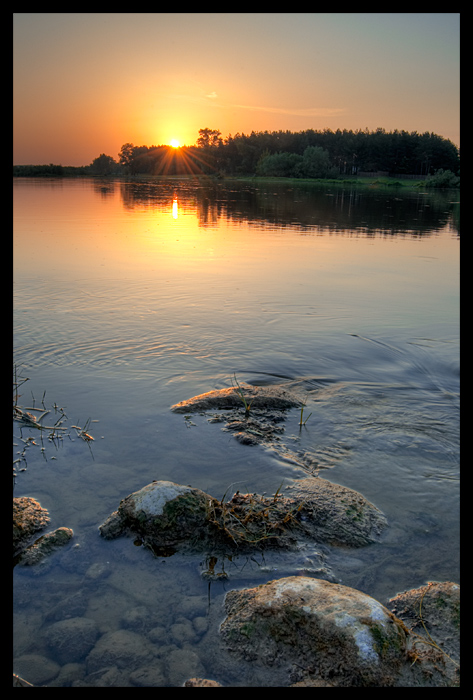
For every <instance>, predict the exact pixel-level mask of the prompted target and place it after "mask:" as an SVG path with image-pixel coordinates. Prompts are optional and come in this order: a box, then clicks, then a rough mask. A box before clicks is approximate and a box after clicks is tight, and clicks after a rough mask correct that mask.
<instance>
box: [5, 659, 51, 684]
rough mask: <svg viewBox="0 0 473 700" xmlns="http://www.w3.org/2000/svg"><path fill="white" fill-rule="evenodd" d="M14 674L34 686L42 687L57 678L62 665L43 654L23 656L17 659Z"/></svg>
mask: <svg viewBox="0 0 473 700" xmlns="http://www.w3.org/2000/svg"><path fill="white" fill-rule="evenodd" d="M14 665H15V668H14V672H15V673H17V674H18V675H19V676H21V677H22V678H25V679H27V680H28V683H31V684H32V685H42V684H43V683H47V682H48V681H50V680H52V679H53V678H55V677H56V676H57V675H58V673H59V670H60V668H61V667H60V665H59V664H57V663H56V662H55V661H52V659H48V658H47V657H46V656H42V655H41V654H23V656H19V657H18V658H17V659H15V664H14Z"/></svg>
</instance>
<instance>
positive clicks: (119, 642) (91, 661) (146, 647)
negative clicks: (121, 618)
mask: <svg viewBox="0 0 473 700" xmlns="http://www.w3.org/2000/svg"><path fill="white" fill-rule="evenodd" d="M154 656H155V649H154V647H153V645H152V644H151V643H150V642H148V640H146V639H145V638H144V637H142V636H141V635H139V634H136V633H135V632H130V631H129V630H117V631H116V632H107V633H106V634H104V635H103V636H102V637H100V639H99V640H98V642H97V643H96V645H95V646H94V648H93V649H92V651H91V652H90V653H89V655H88V656H87V660H86V664H87V673H88V674H92V673H95V672H97V671H100V670H101V669H105V668H113V667H116V668H118V669H132V670H133V669H137V668H140V667H142V666H145V665H147V664H148V663H150V662H151V661H152V660H153V658H154Z"/></svg>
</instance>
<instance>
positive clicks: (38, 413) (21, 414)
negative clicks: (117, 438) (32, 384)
mask: <svg viewBox="0 0 473 700" xmlns="http://www.w3.org/2000/svg"><path fill="white" fill-rule="evenodd" d="M28 381H29V377H24V376H22V375H21V370H20V368H19V367H18V366H17V365H14V366H13V421H14V424H16V425H17V426H18V427H19V435H16V436H14V440H18V441H19V442H13V447H21V449H20V450H17V452H16V455H17V457H16V459H14V460H13V486H14V485H15V477H16V476H17V474H16V469H17V468H19V470H20V471H25V470H26V469H27V466H28V465H27V459H26V457H27V450H28V449H29V448H30V447H32V446H37V445H38V444H39V442H40V443H41V454H42V456H43V457H44V459H46V448H45V446H44V441H43V436H46V437H47V439H48V442H50V443H52V444H54V445H55V447H56V448H57V447H58V446H59V445H60V444H61V441H62V440H63V439H64V438H65V437H68V438H69V439H71V436H70V428H74V429H75V430H76V434H77V436H78V437H80V438H81V439H82V440H84V441H85V442H87V444H88V446H89V450H90V442H92V441H93V440H94V438H93V437H92V435H91V434H90V432H89V430H90V424H91V423H92V422H97V421H92V420H91V418H89V419H88V420H87V421H86V422H85V424H84V425H83V426H80V425H71V426H69V427H68V426H66V425H64V423H65V421H66V420H67V415H66V412H65V411H64V408H61V407H59V406H58V405H57V404H56V403H54V404H53V406H52V407H51V408H48V407H47V406H46V404H45V398H46V391H44V392H43V396H42V398H41V405H40V407H37V406H36V400H35V397H34V395H33V392H31V399H32V401H31V402H32V406H26V407H25V406H21V405H20V403H19V401H20V399H21V397H22V394H20V393H19V389H20V387H21V386H23V385H24V384H25V383H26V382H28ZM52 411H54V418H53V419H52V420H51V421H48V422H50V423H51V424H50V425H46V424H45V422H44V421H45V418H46V416H49V415H50V414H51V413H52ZM46 420H48V419H46ZM23 430H34V431H39V442H36V438H35V437H33V436H32V435H28V436H27V437H24V436H23ZM20 443H22V445H20ZM51 459H56V457H54V456H53V457H51Z"/></svg>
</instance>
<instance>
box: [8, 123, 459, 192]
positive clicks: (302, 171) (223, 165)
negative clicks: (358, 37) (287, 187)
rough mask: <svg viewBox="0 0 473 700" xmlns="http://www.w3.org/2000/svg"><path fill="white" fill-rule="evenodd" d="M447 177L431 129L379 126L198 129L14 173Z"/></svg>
mask: <svg viewBox="0 0 473 700" xmlns="http://www.w3.org/2000/svg"><path fill="white" fill-rule="evenodd" d="M41 168H42V169H43V170H42V171H41V170H40V169H41ZM72 171H75V172H74V173H73V172H72ZM447 172H448V173H449V175H448V177H449V178H450V181H451V184H453V186H456V185H457V184H458V181H459V175H460V153H459V149H458V148H457V146H455V144H453V143H452V142H451V141H449V140H448V139H445V138H444V137H442V136H438V135H437V134H434V133H432V132H425V133H422V134H419V133H417V132H416V131H415V132H407V131H398V130H394V131H389V132H387V131H385V130H384V129H382V128H378V129H376V130H375V131H369V130H368V129H365V130H361V129H360V130H356V131H352V130H349V131H348V130H346V129H344V130H343V131H341V130H339V129H338V130H336V131H332V130H330V129H324V130H323V131H314V130H313V129H308V130H306V131H299V132H292V131H271V132H270V131H262V132H261V131H260V132H255V131H252V132H251V134H249V135H247V134H240V133H237V134H236V135H235V136H231V135H228V137H227V138H222V136H221V133H220V131H218V129H209V128H204V129H200V130H199V137H198V139H197V141H196V145H194V146H183V147H181V148H173V147H171V146H169V145H161V146H135V145H133V144H132V143H125V144H124V145H123V146H122V147H121V150H120V152H119V154H118V161H117V160H115V159H114V158H113V157H112V156H109V155H106V154H104V153H102V154H101V155H100V156H98V157H97V158H95V159H94V161H93V162H92V163H91V164H90V165H88V166H83V167H82V168H72V167H67V166H64V167H63V166H61V165H53V164H50V165H49V166H14V169H13V174H14V175H16V176H20V175H24V176H27V175H30V176H34V175H41V174H44V175H49V176H51V175H60V176H61V175H62V176H64V175H70V174H77V175H80V174H83V175H96V176H107V175H115V176H117V175H141V174H146V175H186V174H207V175H217V176H219V177H225V176H227V177H228V176H242V175H250V176H251V175H257V176H267V177H296V178H330V179H346V178H353V177H360V176H363V175H365V174H374V175H385V176H388V175H389V176H391V177H392V176H394V177H400V178H402V177H410V178H417V179H426V178H432V177H433V176H435V175H436V174H437V175H441V174H442V173H443V174H445V173H447ZM443 179H444V180H445V176H444V178H443Z"/></svg>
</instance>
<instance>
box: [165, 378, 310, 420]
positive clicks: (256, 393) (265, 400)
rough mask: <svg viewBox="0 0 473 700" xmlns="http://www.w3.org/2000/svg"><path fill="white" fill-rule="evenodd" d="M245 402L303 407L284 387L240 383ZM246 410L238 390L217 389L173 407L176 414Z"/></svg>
mask: <svg viewBox="0 0 473 700" xmlns="http://www.w3.org/2000/svg"><path fill="white" fill-rule="evenodd" d="M240 389H241V391H242V392H243V395H244V397H245V400H246V402H247V403H248V404H251V409H253V408H265V409H281V408H294V407H297V406H299V407H300V406H301V405H302V401H301V400H300V398H299V397H298V396H296V395H295V394H293V393H292V392H290V391H289V390H287V389H284V387H282V386H274V385H273V386H252V385H251V384H246V383H245V382H241V383H240ZM222 408H223V409H232V408H243V409H244V408H245V406H244V403H243V401H242V399H241V396H240V395H239V394H238V391H237V389H235V388H234V387H229V388H228V389H218V390H217V389H216V390H215V391H208V392H206V393H205V394H199V395H198V396H193V397H192V398H191V399H187V400H186V401H180V402H179V403H177V404H174V406H171V411H174V413H192V412H194V411H211V410H214V409H222Z"/></svg>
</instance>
